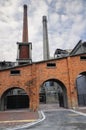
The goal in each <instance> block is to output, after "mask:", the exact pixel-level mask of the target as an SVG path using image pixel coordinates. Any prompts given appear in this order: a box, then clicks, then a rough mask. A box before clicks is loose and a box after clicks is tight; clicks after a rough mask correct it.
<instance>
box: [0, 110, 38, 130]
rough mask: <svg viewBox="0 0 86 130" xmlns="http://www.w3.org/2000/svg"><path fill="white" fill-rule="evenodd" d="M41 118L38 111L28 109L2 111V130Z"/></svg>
mask: <svg viewBox="0 0 86 130" xmlns="http://www.w3.org/2000/svg"><path fill="white" fill-rule="evenodd" d="M38 118H39V115H38V112H30V111H29V110H28V109H24V110H15V111H3V112H0V130H2V129H4V130H5V128H10V127H16V126H18V125H23V124H26V123H29V122H33V121H35V120H36V119H38Z"/></svg>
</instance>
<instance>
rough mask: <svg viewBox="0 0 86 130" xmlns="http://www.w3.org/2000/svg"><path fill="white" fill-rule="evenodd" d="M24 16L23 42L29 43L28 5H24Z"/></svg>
mask: <svg viewBox="0 0 86 130" xmlns="http://www.w3.org/2000/svg"><path fill="white" fill-rule="evenodd" d="M23 14H24V16H23V36H22V42H28V19H27V5H24V13H23Z"/></svg>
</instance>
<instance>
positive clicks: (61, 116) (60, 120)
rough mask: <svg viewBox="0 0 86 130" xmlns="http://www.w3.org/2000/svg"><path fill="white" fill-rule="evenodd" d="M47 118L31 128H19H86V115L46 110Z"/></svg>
mask: <svg viewBox="0 0 86 130" xmlns="http://www.w3.org/2000/svg"><path fill="white" fill-rule="evenodd" d="M44 114H45V116H46V119H45V120H44V121H43V122H41V123H39V124H37V125H35V126H33V127H30V128H26V129H19V130H86V116H82V115H79V114H77V113H74V112H71V111H70V110H67V109H66V110H65V109H59V110H56V111H55V110H54V111H53V110H50V111H44Z"/></svg>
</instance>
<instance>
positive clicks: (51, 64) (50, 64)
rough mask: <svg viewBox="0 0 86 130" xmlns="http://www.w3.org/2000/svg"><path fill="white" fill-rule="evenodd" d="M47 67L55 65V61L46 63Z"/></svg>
mask: <svg viewBox="0 0 86 130" xmlns="http://www.w3.org/2000/svg"><path fill="white" fill-rule="evenodd" d="M47 67H56V63H47Z"/></svg>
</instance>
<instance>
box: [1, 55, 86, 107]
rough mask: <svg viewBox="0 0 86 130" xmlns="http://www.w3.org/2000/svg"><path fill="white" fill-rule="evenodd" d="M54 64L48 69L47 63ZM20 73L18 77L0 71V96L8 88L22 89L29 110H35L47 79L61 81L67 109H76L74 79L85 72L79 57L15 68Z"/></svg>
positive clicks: (85, 67)
mask: <svg viewBox="0 0 86 130" xmlns="http://www.w3.org/2000/svg"><path fill="white" fill-rule="evenodd" d="M49 62H54V63H56V67H54V68H48V67H47V65H46V64H47V63H49ZM14 69H18V70H20V71H21V73H20V75H17V76H13V75H10V70H11V69H8V70H4V71H0V96H1V95H2V94H3V93H4V92H5V91H6V90H7V89H9V88H12V87H20V88H23V89H24V90H25V91H26V93H27V94H28V95H29V98H30V108H31V109H34V110H35V109H37V108H38V105H39V90H40V87H41V85H42V84H43V83H44V82H45V81H46V80H49V79H56V80H59V81H61V82H62V83H63V84H64V86H65V87H66V89H67V97H68V107H77V91H76V84H75V81H76V78H77V76H78V75H79V74H80V73H81V72H84V71H86V61H81V60H80V56H75V57H68V58H63V59H58V60H51V61H46V62H39V63H34V64H32V65H26V66H22V67H15V68H14Z"/></svg>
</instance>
